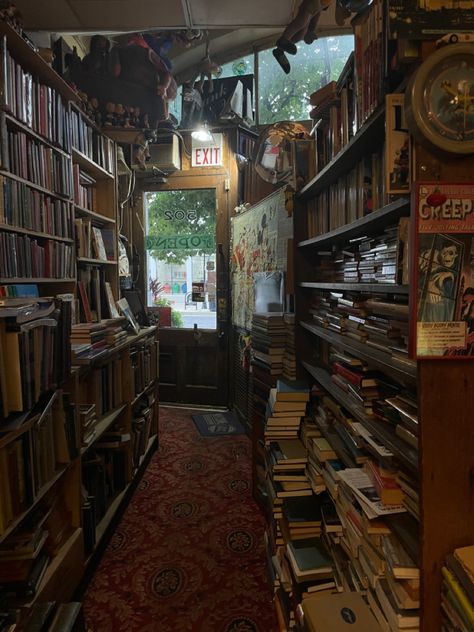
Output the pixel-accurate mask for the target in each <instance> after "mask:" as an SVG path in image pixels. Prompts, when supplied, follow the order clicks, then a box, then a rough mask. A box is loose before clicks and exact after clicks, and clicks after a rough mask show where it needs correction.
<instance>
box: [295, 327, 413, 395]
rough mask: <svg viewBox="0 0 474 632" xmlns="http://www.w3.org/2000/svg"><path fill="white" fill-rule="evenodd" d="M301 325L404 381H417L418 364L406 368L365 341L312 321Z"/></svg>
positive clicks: (411, 382) (410, 382)
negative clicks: (319, 325)
mask: <svg viewBox="0 0 474 632" xmlns="http://www.w3.org/2000/svg"><path fill="white" fill-rule="evenodd" d="M300 325H301V327H303V328H304V329H306V330H307V331H309V332H311V333H312V334H314V335H315V336H318V337H319V338H322V339H323V340H326V341H327V342H329V343H331V344H334V345H336V346H337V347H339V348H341V349H344V350H345V351H348V352H349V353H352V354H353V355H355V356H357V357H359V358H360V359H361V360H365V361H366V362H369V363H370V364H372V365H373V366H374V368H376V369H380V370H381V371H386V372H388V373H389V374H392V375H393V376H394V377H395V378H397V379H399V380H401V381H403V382H408V383H409V384H414V383H416V366H415V365H414V364H413V366H407V367H404V368H402V367H398V366H396V365H395V364H394V362H393V358H392V356H391V355H390V354H389V353H384V352H383V351H379V350H378V349H371V348H370V347H368V345H367V344H366V343H364V342H359V341H357V340H353V339H352V338H348V337H347V336H344V335H342V334H338V333H337V332H334V331H330V330H328V329H324V328H323V327H318V326H317V325H313V324H312V323H307V322H300Z"/></svg>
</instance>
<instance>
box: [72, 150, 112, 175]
mask: <svg viewBox="0 0 474 632" xmlns="http://www.w3.org/2000/svg"><path fill="white" fill-rule="evenodd" d="M72 158H73V161H74V162H75V163H76V164H78V165H79V166H81V167H82V168H83V169H85V170H86V171H88V172H89V173H90V174H92V175H93V176H94V177H95V178H97V180H114V174H113V173H109V172H108V171H107V170H106V169H104V168H103V167H101V166H100V165H99V164H97V163H96V162H94V161H93V160H91V159H90V158H89V157H88V156H86V155H85V154H83V153H82V152H81V151H79V150H78V149H76V148H75V147H73V148H72Z"/></svg>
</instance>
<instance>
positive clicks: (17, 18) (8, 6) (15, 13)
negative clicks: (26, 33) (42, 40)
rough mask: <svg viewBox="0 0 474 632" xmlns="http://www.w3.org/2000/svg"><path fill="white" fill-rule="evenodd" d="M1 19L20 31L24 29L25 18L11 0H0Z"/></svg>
mask: <svg viewBox="0 0 474 632" xmlns="http://www.w3.org/2000/svg"><path fill="white" fill-rule="evenodd" d="M0 19H2V20H5V22H8V24H10V26H11V27H12V28H13V29H15V31H17V32H18V33H20V34H21V33H22V31H23V18H22V15H21V13H20V11H19V10H18V7H16V6H15V4H14V3H13V2H9V0H0Z"/></svg>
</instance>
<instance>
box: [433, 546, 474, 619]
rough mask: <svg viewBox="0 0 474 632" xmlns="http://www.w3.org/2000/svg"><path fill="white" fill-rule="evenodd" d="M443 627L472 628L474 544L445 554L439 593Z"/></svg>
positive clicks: (473, 611) (473, 609)
mask: <svg viewBox="0 0 474 632" xmlns="http://www.w3.org/2000/svg"><path fill="white" fill-rule="evenodd" d="M441 608H442V610H443V624H444V627H443V629H445V630H463V631H464V630H474V545H471V546H464V547H461V548H458V549H455V550H454V553H452V554H449V555H447V557H446V565H445V566H444V567H443V584H442V594H441Z"/></svg>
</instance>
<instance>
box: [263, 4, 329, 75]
mask: <svg viewBox="0 0 474 632" xmlns="http://www.w3.org/2000/svg"><path fill="white" fill-rule="evenodd" d="M330 3H331V0H301V3H300V6H299V7H298V12H297V13H296V16H295V17H294V18H293V20H292V21H291V22H290V23H289V24H288V26H287V27H286V29H285V30H284V31H283V33H282V35H281V37H280V38H279V39H278V40H277V42H276V45H277V47H276V48H275V49H274V50H273V55H274V57H275V59H276V60H277V62H278V63H279V64H280V66H281V67H282V69H283V70H284V72H285V73H286V74H289V72H290V70H291V67H290V62H289V61H288V58H287V56H286V55H285V53H289V54H290V55H296V51H297V48H296V43H297V42H300V41H301V40H304V41H305V43H306V44H312V43H313V42H314V40H315V39H316V38H317V34H316V27H317V25H318V21H319V16H320V15H321V11H323V10H325V9H327V8H328V6H329V5H330Z"/></svg>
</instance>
